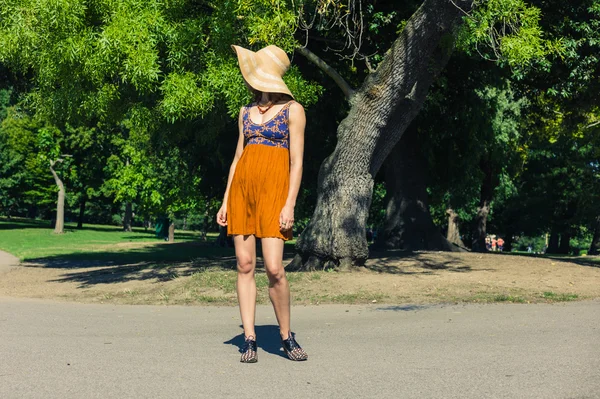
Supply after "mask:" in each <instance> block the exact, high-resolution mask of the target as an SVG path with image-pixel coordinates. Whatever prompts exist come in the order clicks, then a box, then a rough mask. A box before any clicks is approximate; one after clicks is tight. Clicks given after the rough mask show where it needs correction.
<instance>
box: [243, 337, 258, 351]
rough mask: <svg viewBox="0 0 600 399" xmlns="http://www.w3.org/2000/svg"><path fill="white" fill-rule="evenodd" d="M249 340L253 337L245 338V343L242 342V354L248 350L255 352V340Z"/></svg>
mask: <svg viewBox="0 0 600 399" xmlns="http://www.w3.org/2000/svg"><path fill="white" fill-rule="evenodd" d="M250 338H254V337H253V336H250V337H248V338H246V341H244V345H243V346H242V353H243V352H247V351H248V349H252V350H253V351H256V340H254V339H250Z"/></svg>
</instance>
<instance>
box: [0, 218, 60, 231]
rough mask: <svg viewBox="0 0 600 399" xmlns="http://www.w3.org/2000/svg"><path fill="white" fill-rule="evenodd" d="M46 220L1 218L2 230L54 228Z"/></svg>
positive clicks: (0, 227) (0, 226) (0, 228)
mask: <svg viewBox="0 0 600 399" xmlns="http://www.w3.org/2000/svg"><path fill="white" fill-rule="evenodd" d="M53 227H54V226H51V225H50V222H49V221H46V220H17V219H7V218H0V230H21V229H25V228H27V229H52V228H53Z"/></svg>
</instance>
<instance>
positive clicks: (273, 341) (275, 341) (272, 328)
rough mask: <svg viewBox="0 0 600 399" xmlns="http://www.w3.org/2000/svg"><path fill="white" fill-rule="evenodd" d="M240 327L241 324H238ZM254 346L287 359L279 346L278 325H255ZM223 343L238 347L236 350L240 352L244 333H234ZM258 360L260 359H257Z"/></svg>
mask: <svg viewBox="0 0 600 399" xmlns="http://www.w3.org/2000/svg"><path fill="white" fill-rule="evenodd" d="M240 327H242V326H240ZM254 330H255V332H256V346H258V348H259V349H262V350H263V351H265V352H267V353H270V354H272V355H277V356H281V357H283V358H285V359H287V356H286V355H285V354H284V352H283V350H282V347H281V337H280V336H279V327H278V326H276V325H266V326H255V327H254ZM223 344H225V345H233V346H237V347H238V351H239V352H240V353H241V352H242V346H243V345H244V333H241V334H239V335H236V336H235V337H233V338H231V339H230V340H229V341H225V342H223ZM259 360H260V359H259Z"/></svg>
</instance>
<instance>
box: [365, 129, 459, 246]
mask: <svg viewBox="0 0 600 399" xmlns="http://www.w3.org/2000/svg"><path fill="white" fill-rule="evenodd" d="M384 168H385V178H386V188H387V192H388V205H387V208H386V216H385V223H384V227H383V231H382V233H381V234H380V235H379V236H378V237H377V242H376V245H377V246H378V247H381V248H385V249H401V250H405V251H419V250H434V251H453V250H458V248H456V247H454V245H452V244H451V243H449V242H448V241H447V240H446V239H445V238H444V237H443V236H442V234H441V232H440V230H439V229H438V228H437V227H436V226H435V224H434V223H433V220H432V219H431V214H430V212H429V205H428V199H427V183H426V181H427V179H426V176H425V166H424V160H423V159H422V156H421V155H420V149H419V137H418V132H417V130H416V129H409V130H408V131H407V132H406V133H405V134H404V135H403V136H402V138H401V139H400V142H399V143H398V144H397V145H396V146H395V147H394V150H393V152H392V153H391V154H390V156H388V158H387V160H386V161H385V165H384Z"/></svg>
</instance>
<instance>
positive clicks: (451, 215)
mask: <svg viewBox="0 0 600 399" xmlns="http://www.w3.org/2000/svg"><path fill="white" fill-rule="evenodd" d="M446 214H447V215H448V232H447V233H446V240H448V242H450V243H452V244H454V245H456V246H458V247H460V248H465V243H464V242H463V240H462V238H460V229H459V223H458V222H459V220H460V218H459V217H458V213H456V212H455V211H454V209H452V208H448V209H446Z"/></svg>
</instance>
